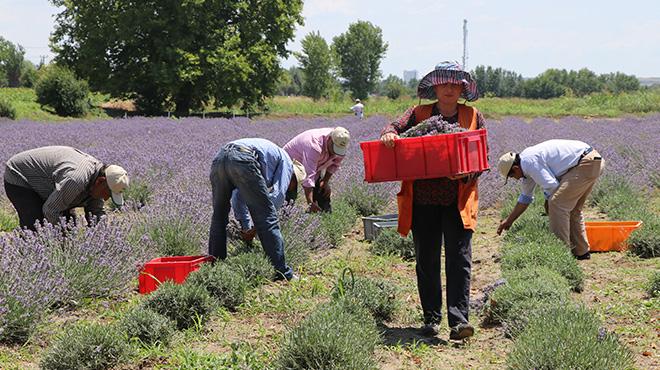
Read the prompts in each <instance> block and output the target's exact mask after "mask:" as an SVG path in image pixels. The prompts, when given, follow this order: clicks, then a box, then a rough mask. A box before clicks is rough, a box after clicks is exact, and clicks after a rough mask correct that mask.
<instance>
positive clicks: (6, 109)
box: [0, 98, 16, 119]
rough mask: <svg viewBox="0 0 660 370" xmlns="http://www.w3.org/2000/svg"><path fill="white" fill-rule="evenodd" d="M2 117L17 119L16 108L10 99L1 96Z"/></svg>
mask: <svg viewBox="0 0 660 370" xmlns="http://www.w3.org/2000/svg"><path fill="white" fill-rule="evenodd" d="M0 117H5V118H9V119H16V108H14V105H13V104H12V103H11V102H9V101H8V100H5V99H2V98H0Z"/></svg>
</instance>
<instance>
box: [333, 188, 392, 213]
mask: <svg viewBox="0 0 660 370" xmlns="http://www.w3.org/2000/svg"><path fill="white" fill-rule="evenodd" d="M383 186H384V185H382V184H376V185H374V184H369V185H367V184H363V183H359V184H353V185H351V186H348V187H347V188H346V189H344V191H343V192H342V199H343V200H344V201H346V202H347V203H348V204H350V205H351V206H352V207H353V208H354V209H355V210H356V212H357V213H358V214H359V215H360V216H371V215H376V214H379V213H380V212H381V211H382V210H383V209H384V208H385V206H386V205H387V202H388V198H387V197H385V196H383V194H382V193H383V189H381V188H382V187H383Z"/></svg>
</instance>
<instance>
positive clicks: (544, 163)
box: [518, 140, 590, 204]
mask: <svg viewBox="0 0 660 370" xmlns="http://www.w3.org/2000/svg"><path fill="white" fill-rule="evenodd" d="M589 148H590V146H589V145H588V144H586V143H583V142H581V141H577V140H548V141H544V142H542V143H540V144H537V145H534V146H530V147H529V148H527V149H525V150H523V151H522V152H521V153H520V167H521V169H522V172H523V175H524V176H525V177H524V178H523V181H522V193H521V194H520V196H519V197H518V202H519V203H523V204H530V203H532V201H534V188H535V187H536V185H539V186H540V187H541V189H543V195H544V196H545V199H549V198H550V197H551V196H552V194H554V192H555V191H556V190H557V188H558V187H559V181H560V177H561V176H563V175H564V174H565V173H566V172H568V170H570V169H571V168H573V167H575V166H576V165H577V163H578V161H579V160H580V157H581V156H582V154H583V153H584V152H585V150H587V149H589Z"/></svg>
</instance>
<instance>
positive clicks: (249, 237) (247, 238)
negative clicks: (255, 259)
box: [241, 227, 257, 242]
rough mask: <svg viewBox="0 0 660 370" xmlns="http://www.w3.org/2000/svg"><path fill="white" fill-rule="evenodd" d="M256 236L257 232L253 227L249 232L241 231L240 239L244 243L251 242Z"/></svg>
mask: <svg viewBox="0 0 660 370" xmlns="http://www.w3.org/2000/svg"><path fill="white" fill-rule="evenodd" d="M256 235H257V230H256V229H255V228H254V227H253V228H251V229H249V230H241V239H243V241H246V242H251V241H252V239H254V237H255V236H256Z"/></svg>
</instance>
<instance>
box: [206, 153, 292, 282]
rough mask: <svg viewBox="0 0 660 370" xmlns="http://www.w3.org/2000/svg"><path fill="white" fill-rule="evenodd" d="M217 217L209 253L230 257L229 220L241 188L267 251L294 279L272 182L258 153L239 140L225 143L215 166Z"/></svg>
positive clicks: (284, 273) (280, 270)
mask: <svg viewBox="0 0 660 370" xmlns="http://www.w3.org/2000/svg"><path fill="white" fill-rule="evenodd" d="M211 188H212V190H213V217H212V218H211V230H210V234H209V254H210V255H212V256H214V257H216V258H220V259H225V258H227V224H228V223H229V211H230V209H231V194H232V191H233V190H234V189H238V191H239V192H240V194H241V198H243V200H244V201H245V203H246V205H247V207H248V209H249V211H250V216H251V218H252V222H253V223H254V226H255V228H256V230H257V235H258V236H259V240H261V245H262V246H263V249H264V252H266V255H267V256H268V258H269V259H270V262H271V263H272V264H273V266H274V267H275V270H277V272H278V274H281V276H284V277H285V278H286V279H291V277H292V276H293V270H292V269H291V268H290V267H289V266H287V264H286V262H285V260H284V240H283V239H282V232H281V231H280V225H279V222H278V218H277V209H276V208H275V206H274V205H273V202H272V201H271V200H270V198H269V197H268V193H269V191H268V186H267V185H266V180H265V179H264V177H263V176H262V175H261V166H260V164H259V161H258V158H257V153H256V152H255V151H253V150H252V149H250V148H248V147H245V146H242V145H236V144H231V143H230V144H227V145H225V146H224V147H223V148H222V149H221V150H220V152H219V153H218V155H217V156H216V157H215V159H214V160H213V165H212V166H211Z"/></svg>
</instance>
